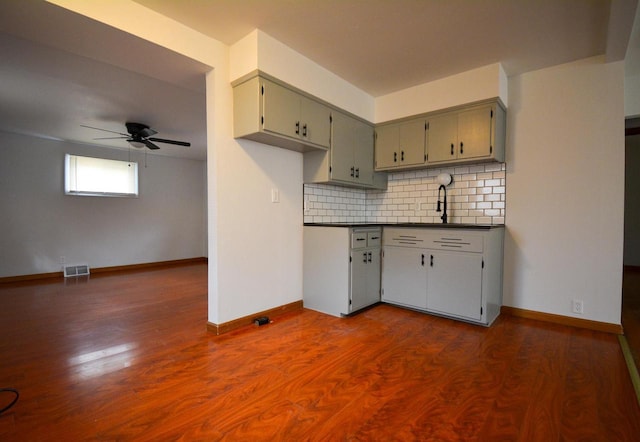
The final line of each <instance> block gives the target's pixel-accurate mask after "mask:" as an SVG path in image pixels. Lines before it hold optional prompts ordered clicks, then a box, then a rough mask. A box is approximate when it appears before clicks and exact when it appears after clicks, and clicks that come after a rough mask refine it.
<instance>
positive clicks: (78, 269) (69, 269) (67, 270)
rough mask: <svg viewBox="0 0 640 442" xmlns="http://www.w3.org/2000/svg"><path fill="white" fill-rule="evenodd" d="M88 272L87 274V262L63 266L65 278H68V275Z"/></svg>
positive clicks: (81, 274) (80, 274) (82, 274)
mask: <svg viewBox="0 0 640 442" xmlns="http://www.w3.org/2000/svg"><path fill="white" fill-rule="evenodd" d="M88 274H89V266H88V265H87V264H80V265H75V266H65V267H64V277H65V278H68V277H70V276H84V275H88Z"/></svg>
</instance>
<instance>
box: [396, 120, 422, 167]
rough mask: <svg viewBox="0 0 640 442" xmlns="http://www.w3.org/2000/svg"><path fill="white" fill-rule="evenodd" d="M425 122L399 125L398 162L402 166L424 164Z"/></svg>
mask: <svg viewBox="0 0 640 442" xmlns="http://www.w3.org/2000/svg"><path fill="white" fill-rule="evenodd" d="M424 126H425V121H424V120H415V121H407V122H406V123H402V124H400V141H399V147H398V149H399V152H398V156H399V162H400V165H402V166H412V165H417V164H423V163H424V155H425V134H426V129H425V127H424Z"/></svg>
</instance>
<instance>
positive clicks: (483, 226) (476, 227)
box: [304, 223, 505, 230]
mask: <svg viewBox="0 0 640 442" xmlns="http://www.w3.org/2000/svg"><path fill="white" fill-rule="evenodd" d="M304 226H305V227H343V228H358V227H361V228H366V227H383V228H384V227H405V228H413V229H466V230H491V229H503V228H504V227H505V225H504V224H454V223H448V224H442V223H439V224H436V223H424V224H422V223H304Z"/></svg>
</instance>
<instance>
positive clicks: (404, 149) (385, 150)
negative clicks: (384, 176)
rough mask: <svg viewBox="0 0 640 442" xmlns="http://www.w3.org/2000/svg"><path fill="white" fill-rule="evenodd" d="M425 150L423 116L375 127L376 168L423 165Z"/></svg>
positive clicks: (385, 168) (387, 168) (390, 168)
mask: <svg viewBox="0 0 640 442" xmlns="http://www.w3.org/2000/svg"><path fill="white" fill-rule="evenodd" d="M425 150H426V123H425V120H424V119H423V118H419V119H415V120H410V121H404V122H401V123H394V124H385V125H380V126H378V127H377V128H376V163H375V169H376V170H393V169H407V168H416V167H420V166H423V165H424V164H425V159H426V158H425Z"/></svg>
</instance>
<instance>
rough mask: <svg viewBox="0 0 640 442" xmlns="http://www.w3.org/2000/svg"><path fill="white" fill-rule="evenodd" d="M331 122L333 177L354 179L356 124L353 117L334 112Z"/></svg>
mask: <svg viewBox="0 0 640 442" xmlns="http://www.w3.org/2000/svg"><path fill="white" fill-rule="evenodd" d="M332 120H333V121H332V123H331V179H333V180H340V181H350V182H351V181H354V179H355V165H354V155H353V144H354V139H355V137H354V130H355V127H354V124H353V122H354V121H355V120H353V119H352V118H349V117H347V116H346V115H344V114H341V113H339V112H334V113H333V116H332Z"/></svg>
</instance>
